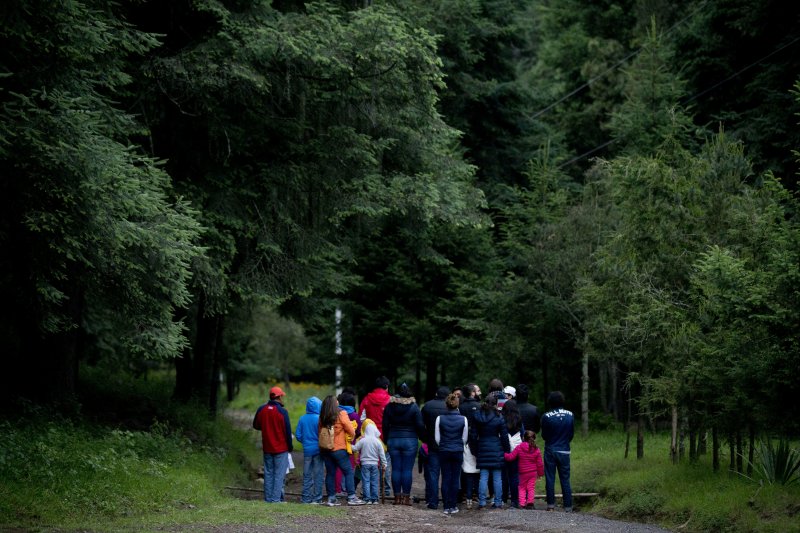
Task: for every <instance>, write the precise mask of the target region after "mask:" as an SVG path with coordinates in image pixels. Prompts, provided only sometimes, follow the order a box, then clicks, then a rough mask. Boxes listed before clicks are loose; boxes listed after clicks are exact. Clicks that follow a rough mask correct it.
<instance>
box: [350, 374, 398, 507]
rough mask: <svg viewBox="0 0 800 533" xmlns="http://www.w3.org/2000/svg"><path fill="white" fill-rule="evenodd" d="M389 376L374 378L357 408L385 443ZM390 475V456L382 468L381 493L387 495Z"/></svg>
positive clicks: (362, 419) (361, 416)
mask: <svg viewBox="0 0 800 533" xmlns="http://www.w3.org/2000/svg"><path fill="white" fill-rule="evenodd" d="M390 398H391V396H389V378H387V377H386V376H381V377H379V378H377V379H376V380H375V388H374V389H372V392H369V393H367V395H366V396H364V398H363V399H362V400H361V405H360V406H359V408H358V413H359V418H360V419H361V422H362V423H363V422H364V420H366V419H367V418H369V419H370V420H372V421H373V422H375V426H377V428H378V431H379V432H380V434H381V439H382V440H383V442H384V443H387V440H386V434H385V433H384V431H383V411H384V410H385V409H386V406H387V405H388V404H389V399H390ZM391 475H392V458H391V457H387V461H386V469H385V470H384V484H383V494H384V496H387V497H388V496H389V478H390V477H391Z"/></svg>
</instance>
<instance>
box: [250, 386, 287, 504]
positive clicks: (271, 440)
mask: <svg viewBox="0 0 800 533" xmlns="http://www.w3.org/2000/svg"><path fill="white" fill-rule="evenodd" d="M284 396H285V394H284V392H283V390H281V388H280V387H272V388H271V389H270V390H269V402H267V403H265V404H264V405H262V406H261V407H259V408H258V410H257V411H256V416H255V418H253V428H255V429H257V430H259V431H260V432H261V448H262V450H263V451H264V501H265V502H268V503H279V502H280V501H281V493H282V492H283V482H284V479H285V478H286V470H287V469H288V468H289V452H291V451H292V425H291V424H290V422H289V413H288V412H287V411H286V409H284V407H283V397H284Z"/></svg>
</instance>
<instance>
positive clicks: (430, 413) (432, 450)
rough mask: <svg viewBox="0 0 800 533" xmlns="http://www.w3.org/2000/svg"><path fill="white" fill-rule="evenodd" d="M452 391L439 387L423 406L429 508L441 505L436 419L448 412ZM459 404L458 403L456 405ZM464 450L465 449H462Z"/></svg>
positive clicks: (426, 495)
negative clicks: (449, 395)
mask: <svg viewBox="0 0 800 533" xmlns="http://www.w3.org/2000/svg"><path fill="white" fill-rule="evenodd" d="M449 393H450V389H449V388H447V387H439V388H438V389H437V391H436V397H435V398H434V399H433V400H430V401H427V402H425V405H423V406H422V422H423V423H424V424H425V438H424V439H423V442H425V444H427V445H428V460H427V462H426V463H425V465H424V466H425V468H424V471H425V501H426V502H427V506H428V509H436V508H437V507H439V475H440V472H441V467H440V463H439V445H438V444H436V439H435V438H434V433H435V429H436V428H435V426H436V419H437V418H438V417H439V415H442V414H445V413H446V412H447V407H446V406H445V398H447V395H448V394H449ZM457 406H458V404H456V407H457ZM462 451H463V450H462Z"/></svg>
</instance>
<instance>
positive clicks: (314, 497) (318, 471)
mask: <svg viewBox="0 0 800 533" xmlns="http://www.w3.org/2000/svg"><path fill="white" fill-rule="evenodd" d="M321 407H322V400H320V399H319V398H317V397H316V396H312V397H311V398H309V399H308V400H307V401H306V414H304V415H303V416H301V417H300V420H299V421H298V422H297V429H296V430H295V436H296V437H297V440H298V442H300V444H301V445H302V446H303V495H302V499H301V501H302V502H303V503H315V504H319V503H322V483H323V482H324V480H325V471H324V469H323V465H322V456H321V455H320V453H319V431H318V428H319V411H320V408H321Z"/></svg>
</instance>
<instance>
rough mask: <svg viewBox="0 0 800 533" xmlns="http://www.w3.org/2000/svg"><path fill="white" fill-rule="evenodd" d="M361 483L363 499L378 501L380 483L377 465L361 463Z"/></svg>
mask: <svg viewBox="0 0 800 533" xmlns="http://www.w3.org/2000/svg"><path fill="white" fill-rule="evenodd" d="M361 483H363V490H364V499H365V500H367V501H372V502H376V501H378V494H379V493H380V484H381V476H380V470H379V468H378V465H365V464H363V463H362V464H361Z"/></svg>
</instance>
